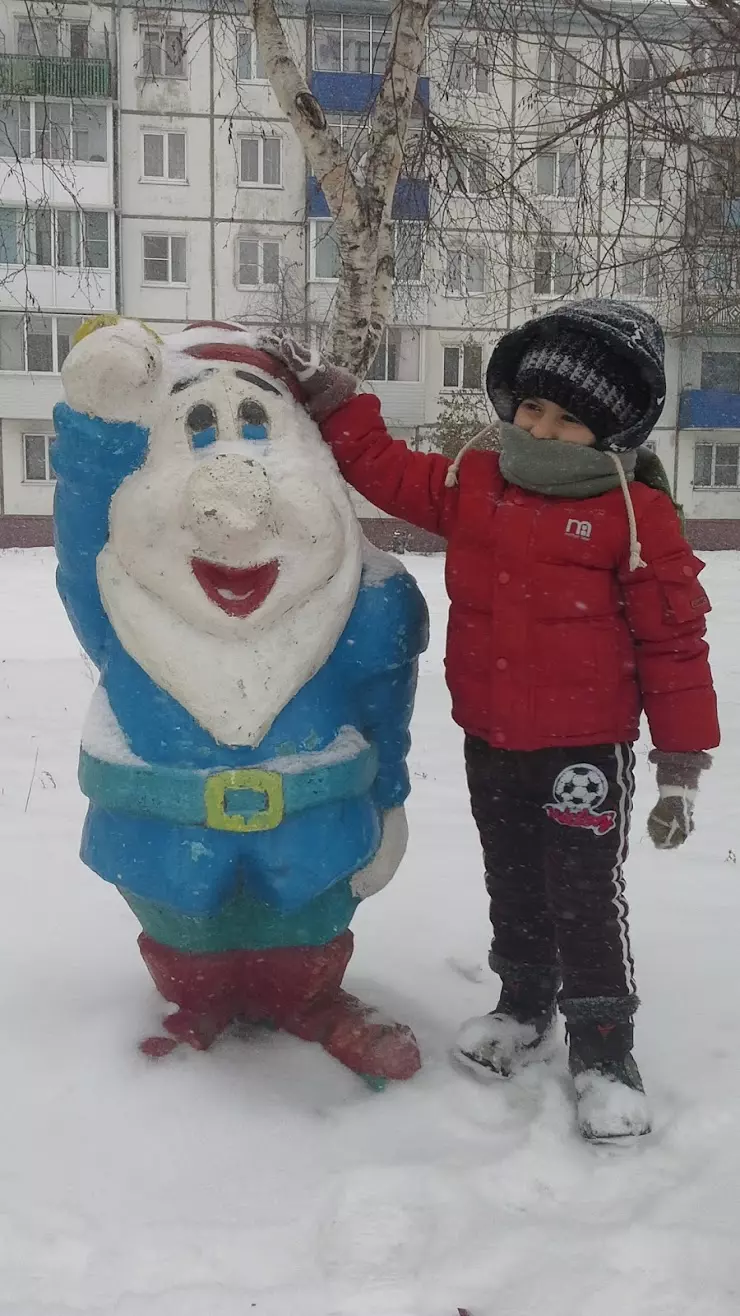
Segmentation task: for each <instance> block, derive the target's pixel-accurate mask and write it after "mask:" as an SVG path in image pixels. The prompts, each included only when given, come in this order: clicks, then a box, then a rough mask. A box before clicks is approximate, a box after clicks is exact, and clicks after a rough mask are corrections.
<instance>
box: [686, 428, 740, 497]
mask: <svg viewBox="0 0 740 1316" xmlns="http://www.w3.org/2000/svg"><path fill="white" fill-rule="evenodd" d="M699 448H711V450H712V460H711V474H710V481H711V482H710V483H709V484H697V481H696V454H697V452H698V450H699ZM718 448H735V449H736V451H737V456H738V466H737V474H736V477H735V483H734V484H717V483H716V477H717V449H718ZM691 486H692V488H693V489H701V490H702V491H703V492H704V491H708V490H712V489H713V490H716V491H717V492H718V493H727V491H728V490H735V489H740V444H739V443H718V442H715V443H705V442H704V441H703V440H702V442H701V443H695V444H694V474H693V476H692V479H691Z"/></svg>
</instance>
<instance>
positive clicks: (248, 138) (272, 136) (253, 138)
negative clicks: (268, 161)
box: [237, 133, 285, 192]
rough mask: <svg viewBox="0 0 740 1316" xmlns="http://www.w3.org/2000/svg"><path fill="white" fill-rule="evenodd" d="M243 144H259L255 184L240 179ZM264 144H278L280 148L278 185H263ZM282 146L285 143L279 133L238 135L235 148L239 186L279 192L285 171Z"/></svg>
mask: <svg viewBox="0 0 740 1316" xmlns="http://www.w3.org/2000/svg"><path fill="white" fill-rule="evenodd" d="M243 142H257V143H259V171H258V172H259V178H258V179H257V180H256V181H255V182H252V181H247V180H246V179H244V178H243V177H242V143H243ZM265 142H278V144H279V146H280V182H279V183H265V182H264V181H263V180H264V177H265ZM284 144H285V143H284V141H283V138H282V137H281V135H280V133H240V134H239V137H238V138H237V148H238V151H239V158H238V162H237V163H238V167H239V186H240V187H252V188H254V187H260V188H267V189H268V190H269V191H270V192H278V191H280V189H281V188H282V187H283V178H284V176H285V169H284V162H283V147H284Z"/></svg>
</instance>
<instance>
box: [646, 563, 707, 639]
mask: <svg viewBox="0 0 740 1316" xmlns="http://www.w3.org/2000/svg"><path fill="white" fill-rule="evenodd" d="M703 565H704V564H703V563H702V562H700V561H699V559H698V558H695V557H693V555H692V556H691V557H689V556H688V554H686V553H677V554H675V555H674V556H673V557H665V558H659V559H658V560H657V561H654V562H652V563H651V566H652V568H653V571H654V572H655V577H656V579H657V581H658V585H659V587H660V593H661V597H662V600H663V607H664V611H665V612H666V613H667V615H668V618H669V620H671V621H677V622H679V623H685V622H692V621H695V620H696V618H697V617H701V616H703V615H704V614H705V613H707V612H711V606H712V605H711V604H710V602H709V599H708V598H707V596H706V594H705V592H704V590H703V588H702V586H701V585H700V584H699V581H698V580H697V576H698V575H699V572H700V571H701V570H702V569H703Z"/></svg>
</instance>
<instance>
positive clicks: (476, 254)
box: [445, 243, 488, 299]
mask: <svg viewBox="0 0 740 1316" xmlns="http://www.w3.org/2000/svg"><path fill="white" fill-rule="evenodd" d="M486 254H487V253H486V248H485V247H484V246H480V247H478V246H474V245H473V244H471V243H463V244H461V245H460V246H454V247H453V246H451V247H448V249H447V263H446V269H445V297H464V298H466V299H467V298H468V297H485V295H486V284H487V282H488V261H487V259H486ZM456 258H459V260H460V283H459V286H457V285H456V284H453V283H452V282H451V272H452V263H453V261H454V260H455V259H456ZM475 260H480V261H481V264H482V268H483V279H482V283H483V287H482V288H475V289H471V288H470V283H471V282H472V280H471V277H470V269H471V263H472V262H473V261H475Z"/></svg>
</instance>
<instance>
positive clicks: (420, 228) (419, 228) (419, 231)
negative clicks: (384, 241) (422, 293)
mask: <svg viewBox="0 0 740 1316" xmlns="http://www.w3.org/2000/svg"><path fill="white" fill-rule="evenodd" d="M426 227H427V226H426V224H425V223H423V222H422V221H421V220H416V219H397V220H394V223H393V282H394V284H397V285H398V287H399V288H418V287H419V286H420V284H423V283H424V266H425V254H426V253H425V235H426ZM404 229H405V230H409V229H415V230H416V238H417V239H418V242H419V245H420V255H421V259H420V262H419V273H418V275H416V276H415V277H414V278H413V279H401V278H399V277H398V274H397V272H396V247H397V245H398V239H399V236H400V234H401V232H402V231H403V230H404Z"/></svg>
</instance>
